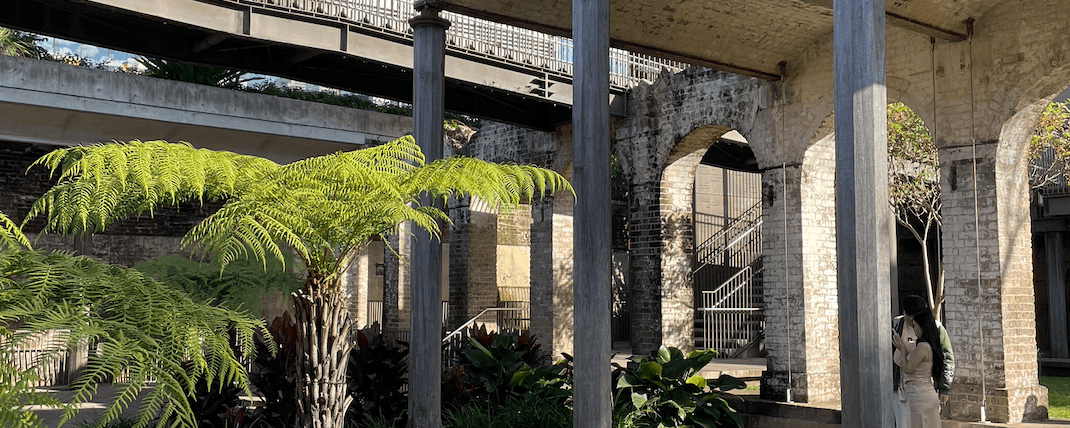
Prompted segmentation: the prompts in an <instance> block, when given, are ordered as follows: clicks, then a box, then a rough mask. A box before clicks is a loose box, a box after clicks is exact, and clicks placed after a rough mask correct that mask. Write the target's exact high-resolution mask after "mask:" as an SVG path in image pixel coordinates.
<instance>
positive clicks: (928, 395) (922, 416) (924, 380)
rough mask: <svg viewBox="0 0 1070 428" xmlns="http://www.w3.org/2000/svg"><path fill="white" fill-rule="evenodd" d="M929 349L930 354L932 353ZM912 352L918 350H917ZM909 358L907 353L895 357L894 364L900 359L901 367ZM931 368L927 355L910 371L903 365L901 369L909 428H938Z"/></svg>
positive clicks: (937, 403) (938, 412)
mask: <svg viewBox="0 0 1070 428" xmlns="http://www.w3.org/2000/svg"><path fill="white" fill-rule="evenodd" d="M927 345H928V344H924V342H923V343H919V344H918V346H919V347H920V346H927ZM931 349H932V348H930V352H929V354H930V355H932V352H931ZM914 352H919V350H915V351H914ZM909 359H910V356H909V354H907V356H906V358H902V359H900V358H896V364H900V362H901V361H902V362H904V364H900V367H903V366H905V361H906V360H909ZM932 370H933V360H932V357H929V358H928V361H924V360H923V361H922V362H921V363H920V364H918V366H917V367H915V368H914V371H912V372H910V373H906V368H905V367H904V369H903V372H904V373H905V374H906V383H905V384H904V385H903V393H904V394H905V395H906V399H907V407H909V409H910V427H911V428H940V397H939V396H938V395H937V394H936V389H935V388H933V374H932Z"/></svg>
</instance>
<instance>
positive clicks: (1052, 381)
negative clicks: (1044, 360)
mask: <svg viewBox="0 0 1070 428" xmlns="http://www.w3.org/2000/svg"><path fill="white" fill-rule="evenodd" d="M1040 384H1041V385H1044V386H1046V387H1048V417H1049V418H1051V419H1070V377H1054V376H1041V377H1040Z"/></svg>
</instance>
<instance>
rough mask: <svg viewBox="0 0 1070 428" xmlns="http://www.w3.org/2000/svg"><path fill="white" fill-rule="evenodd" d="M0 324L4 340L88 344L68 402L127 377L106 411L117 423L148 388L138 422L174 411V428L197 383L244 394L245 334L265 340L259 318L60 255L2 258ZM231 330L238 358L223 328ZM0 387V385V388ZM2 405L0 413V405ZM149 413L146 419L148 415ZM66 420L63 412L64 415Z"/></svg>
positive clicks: (191, 421) (8, 346) (191, 423)
mask: <svg viewBox="0 0 1070 428" xmlns="http://www.w3.org/2000/svg"><path fill="white" fill-rule="evenodd" d="M0 277H2V278H7V279H8V280H7V281H0V320H17V321H21V322H22V325H23V327H22V330H21V331H20V332H18V333H17V334H15V335H14V336H12V337H13V339H12V340H5V341H3V343H2V344H0V353H3V352H10V351H11V350H12V349H13V347H14V346H17V344H18V342H19V340H18V338H19V337H25V335H30V334H34V333H39V332H43V331H54V330H62V331H66V332H67V333H65V335H64V336H63V338H62V342H63V344H65V345H66V346H71V345H74V344H78V343H95V344H96V345H95V346H96V347H97V349H98V350H99V351H100V352H91V353H90V358H89V360H88V362H87V364H86V367H85V369H84V370H83V372H82V374H81V375H80V376H79V377H78V379H76V380H75V381H74V384H73V389H74V397H73V399H72V402H73V403H83V402H85V401H88V400H91V399H92V397H93V395H94V394H95V393H96V387H97V385H98V384H100V383H102V382H107V381H111V380H113V379H116V378H117V377H118V376H120V374H122V373H126V374H127V375H128V376H129V381H127V383H126V384H125V385H124V387H123V389H122V390H121V393H120V394H119V395H118V396H117V397H116V398H115V399H114V402H112V403H111V405H110V406H109V407H108V409H107V411H106V412H105V413H104V418H103V419H104V420H105V421H106V420H108V419H111V418H114V417H117V416H118V415H119V414H121V413H122V411H123V409H125V408H126V407H128V406H130V405H131V403H133V402H134V401H135V398H136V396H137V394H138V393H139V392H140V391H142V390H145V389H148V390H149V392H148V397H149V399H147V400H143V401H142V406H147V407H142V410H141V411H140V412H139V417H138V424H139V425H141V426H144V425H145V424H147V423H148V421H149V420H150V419H151V418H150V416H146V415H148V414H149V413H154V412H157V411H160V412H163V413H173V414H174V420H176V421H179V424H178V426H183V427H190V428H192V427H195V426H196V423H195V418H194V417H193V415H192V409H190V408H189V405H188V402H187V400H186V398H185V397H186V395H187V394H188V393H190V392H191V391H193V389H194V385H195V384H196V383H198V382H207V383H209V384H220V383H224V384H235V383H236V384H239V385H241V386H243V387H247V386H246V385H245V383H247V379H248V378H247V374H246V373H245V371H244V367H243V366H242V365H241V363H240V359H241V358H247V357H249V356H251V355H252V353H253V352H252V349H253V345H252V337H253V335H254V334H255V333H256V332H259V333H261V334H265V335H266V334H267V332H266V329H265V327H264V325H263V322H262V321H259V320H255V319H252V318H250V317H249V316H248V315H245V314H244V313H240V312H235V311H231V310H227V309H223V308H218V307H213V306H209V305H207V304H204V303H198V302H195V301H193V300H191V299H189V298H188V297H187V296H185V295H184V294H183V293H181V292H179V291H176V290H173V289H170V288H168V287H165V286H163V285H161V284H160V283H158V282H156V281H154V280H152V279H150V278H146V277H145V276H144V275H142V274H141V273H139V272H137V271H135V270H133V269H127V268H121V267H116V266H110V265H105V264H102V263H99V262H96V261H93V260H91V259H87V258H84V257H74V256H71V255H70V254H68V253H60V252H54V253H42V252H32V251H14V250H7V251H2V252H0ZM231 330H234V331H236V332H237V335H236V337H237V338H238V339H239V340H241V341H248V342H249V343H241V344H240V346H239V347H238V349H239V351H238V353H239V355H235V353H234V351H233V350H232V349H231V348H230V346H229V344H230V339H229V338H230V336H229V334H228V331H231ZM0 384H2V382H0ZM0 407H2V406H0ZM146 412H149V413H146ZM73 416H74V410H73V408H72V409H67V411H66V412H65V414H64V418H66V419H70V418H72V417H73Z"/></svg>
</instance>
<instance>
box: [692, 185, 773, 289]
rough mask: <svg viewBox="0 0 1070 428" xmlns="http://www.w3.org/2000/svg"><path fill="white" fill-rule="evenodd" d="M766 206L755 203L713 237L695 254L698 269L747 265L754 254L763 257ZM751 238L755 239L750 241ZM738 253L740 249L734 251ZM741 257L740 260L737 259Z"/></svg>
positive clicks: (696, 270)
mask: <svg viewBox="0 0 1070 428" xmlns="http://www.w3.org/2000/svg"><path fill="white" fill-rule="evenodd" d="M761 226H762V203H761V201H759V202H757V203H755V204H754V205H752V206H751V207H750V208H748V209H747V210H746V211H744V212H743V214H741V215H740V216H739V217H736V219H735V220H732V222H731V223H729V224H728V225H727V226H725V227H724V229H721V231H719V232H717V233H715V234H714V235H713V236H710V237H709V239H706V240H705V241H703V242H702V243H701V244H699V245H698V246H697V248H696V251H695V259H696V260H695V269H694V270H693V271H692V273H697V272H699V271H700V270H702V268H704V267H706V266H708V265H711V264H714V263H718V261H719V262H720V264H721V265H734V266H746V265H749V264H750V263H751V262H752V261H753V259H754V255H755V254H757V255H758V256H759V257H760V255H761V252H762V250H761V238H760V236H761ZM748 238H751V239H748ZM734 250H738V251H735V252H733V251H734ZM737 256H739V257H737Z"/></svg>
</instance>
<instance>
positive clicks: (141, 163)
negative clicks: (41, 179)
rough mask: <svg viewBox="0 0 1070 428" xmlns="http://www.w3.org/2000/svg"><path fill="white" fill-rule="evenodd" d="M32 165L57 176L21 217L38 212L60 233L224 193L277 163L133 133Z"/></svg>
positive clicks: (48, 228)
mask: <svg viewBox="0 0 1070 428" xmlns="http://www.w3.org/2000/svg"><path fill="white" fill-rule="evenodd" d="M38 165H40V166H43V167H45V168H48V169H49V171H50V173H51V174H52V176H55V177H58V183H57V184H56V185H55V186H54V187H52V188H51V189H49V191H48V192H46V193H45V195H44V196H42V197H41V198H40V199H39V200H38V201H37V202H35V203H34V205H33V207H32V208H31V209H30V213H29V214H28V215H27V218H26V221H28V220H30V219H33V218H36V217H38V216H41V215H44V216H46V227H45V232H59V233H64V234H78V233H86V232H98V231H100V230H103V229H104V227H105V226H107V225H108V224H110V223H112V222H114V221H117V220H121V219H123V218H126V217H129V216H132V215H140V214H143V213H146V212H147V213H150V214H151V213H152V212H153V211H154V210H155V209H156V208H158V207H161V206H174V205H176V204H178V203H181V202H184V201H190V200H194V201H203V200H204V199H209V200H220V199H224V198H227V197H230V196H232V195H235V194H240V193H241V192H243V191H244V189H246V188H248V187H249V186H254V185H255V184H256V182H257V180H258V179H259V178H260V177H262V176H263V175H265V174H267V173H270V172H271V171H273V170H275V169H277V168H278V165H276V164H275V163H273V162H271V161H269V160H267V159H262V158H257V157H252V156H244V155H238V154H235V153H230V152H220V151H211V150H204V149H195V148H193V147H192V146H190V145H189V144H184V143H183V144H170V143H166V142H162V141H149V142H141V141H136V140H135V141H130V142H127V143H112V144H97V145H93V146H85V147H71V148H66V149H60V150H56V151H53V152H51V153H49V154H47V155H45V156H43V157H41V158H40V159H38V160H37V161H36V162H34V164H33V165H32V166H31V168H32V167H34V166H38Z"/></svg>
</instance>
